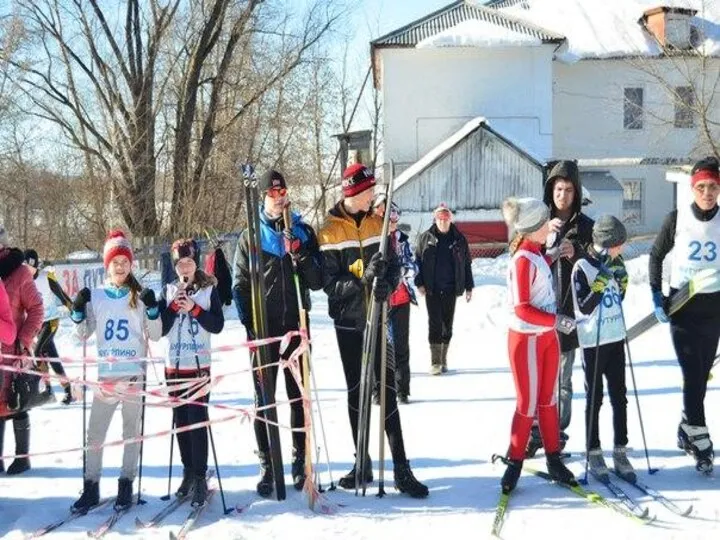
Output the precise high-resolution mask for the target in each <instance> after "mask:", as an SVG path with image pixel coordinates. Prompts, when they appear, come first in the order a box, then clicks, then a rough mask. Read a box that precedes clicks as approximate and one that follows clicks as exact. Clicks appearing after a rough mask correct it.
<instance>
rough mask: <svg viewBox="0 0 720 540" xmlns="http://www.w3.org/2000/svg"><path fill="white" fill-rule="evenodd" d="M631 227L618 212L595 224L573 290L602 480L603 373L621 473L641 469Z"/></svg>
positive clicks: (595, 470)
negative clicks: (628, 247) (633, 377)
mask: <svg viewBox="0 0 720 540" xmlns="http://www.w3.org/2000/svg"><path fill="white" fill-rule="evenodd" d="M626 239H627V232H626V230H625V226H624V225H623V224H622V223H621V222H620V220H619V219H617V218H616V217H614V216H610V215H604V216H600V217H599V218H598V219H597V221H595V224H594V225H593V245H592V246H591V247H590V248H589V249H588V250H587V252H586V253H585V254H584V256H583V257H582V258H581V259H579V260H578V261H577V262H576V263H575V265H574V266H573V271H572V284H573V286H572V294H573V305H574V308H575V320H576V321H577V334H578V340H579V341H580V347H581V348H582V352H583V368H584V369H585V395H586V407H585V433H586V444H587V452H588V464H589V468H590V473H591V474H592V475H593V476H594V477H595V478H597V479H598V480H599V481H600V482H603V483H607V482H609V481H610V475H609V471H608V468H607V466H606V465H605V460H604V459H603V451H602V448H601V446H600V438H599V435H598V432H599V430H598V416H599V413H600V406H601V405H602V398H603V379H602V378H603V375H604V376H605V378H606V379H607V383H608V393H609V394H610V403H611V405H612V410H613V428H614V432H615V439H614V443H615V444H614V450H613V462H614V468H615V472H616V473H617V474H618V475H620V476H621V477H622V478H624V479H626V480H627V481H629V482H634V481H635V471H634V470H633V467H632V465H631V464H630V462H629V461H628V459H627V450H626V446H627V443H628V438H627V388H626V386H625V320H624V318H623V311H622V301H623V298H625V291H626V290H627V284H628V275H627V271H626V269H625V262H624V261H623V258H622V255H621V253H622V248H623V244H624V243H625V240H626Z"/></svg>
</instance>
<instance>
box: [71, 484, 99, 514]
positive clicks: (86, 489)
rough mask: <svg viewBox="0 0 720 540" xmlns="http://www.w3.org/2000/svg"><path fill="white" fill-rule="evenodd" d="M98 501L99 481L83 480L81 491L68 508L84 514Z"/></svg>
mask: <svg viewBox="0 0 720 540" xmlns="http://www.w3.org/2000/svg"><path fill="white" fill-rule="evenodd" d="M99 502H100V483H99V482H95V481H93V480H85V481H84V482H83V492H82V495H80V498H79V499H78V500H77V501H75V502H74V503H73V505H72V506H71V507H70V510H71V511H72V512H73V513H76V514H84V513H86V512H87V511H88V510H90V508H92V507H93V506H95V505H97V504H98V503H99Z"/></svg>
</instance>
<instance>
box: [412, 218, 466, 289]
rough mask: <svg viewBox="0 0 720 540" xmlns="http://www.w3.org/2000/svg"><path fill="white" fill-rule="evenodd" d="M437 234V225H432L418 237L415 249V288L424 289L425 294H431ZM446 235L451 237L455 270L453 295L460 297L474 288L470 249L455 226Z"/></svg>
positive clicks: (451, 225)
mask: <svg viewBox="0 0 720 540" xmlns="http://www.w3.org/2000/svg"><path fill="white" fill-rule="evenodd" d="M439 234H440V231H439V230H438V228H437V225H435V224H433V225H432V226H431V227H430V228H429V229H428V230H427V231H425V232H424V233H422V234H421V235H420V236H419V237H418V240H417V246H416V248H415V259H416V261H417V265H418V273H417V275H416V276H415V286H416V287H425V293H426V294H432V291H433V286H434V284H435V259H436V255H437V249H436V248H437V243H438V235H439ZM448 234H449V235H450V236H451V239H450V250H451V252H452V256H453V266H454V268H455V295H456V296H461V295H462V294H463V293H464V292H465V291H470V290H472V288H473V287H474V286H475V284H474V282H473V276H472V266H471V263H472V259H471V257H470V247H469V246H468V241H467V238H465V235H464V234H463V233H461V232H460V231H459V230H458V228H457V227H456V226H455V225H453V224H450V230H449V231H448Z"/></svg>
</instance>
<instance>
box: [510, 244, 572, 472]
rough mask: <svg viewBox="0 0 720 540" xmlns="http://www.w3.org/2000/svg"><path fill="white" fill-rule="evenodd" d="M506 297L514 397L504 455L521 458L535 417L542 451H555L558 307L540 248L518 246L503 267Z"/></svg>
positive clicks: (549, 273) (530, 245) (557, 443)
mask: <svg viewBox="0 0 720 540" xmlns="http://www.w3.org/2000/svg"><path fill="white" fill-rule="evenodd" d="M508 294H509V300H510V310H511V313H510V323H509V333H508V352H509V356H510V367H511V368H512V372H513V378H514V379H515V391H516V393H517V405H516V407H515V415H514V416H513V422H512V429H511V437H510V451H509V454H508V457H509V458H510V459H513V460H521V459H524V458H525V447H526V446H527V442H528V438H529V437H530V430H531V428H532V424H533V419H534V418H535V417H536V416H537V418H538V423H539V424H540V434H541V435H542V439H543V445H544V447H545V452H546V453H548V454H549V453H552V452H557V451H558V450H559V448H560V442H559V437H560V428H559V423H558V411H557V384H558V369H559V361H560V347H559V345H558V337H557V333H556V331H555V318H556V316H555V311H556V306H557V303H556V299H555V291H554V289H553V281H552V273H551V271H550V266H549V264H548V260H547V259H546V258H545V256H544V255H542V253H541V252H540V244H537V243H535V242H531V241H529V240H525V241H523V242H522V243H521V244H520V246H519V248H518V250H517V251H516V252H515V254H514V255H513V258H512V261H511V263H510V265H509V267H508Z"/></svg>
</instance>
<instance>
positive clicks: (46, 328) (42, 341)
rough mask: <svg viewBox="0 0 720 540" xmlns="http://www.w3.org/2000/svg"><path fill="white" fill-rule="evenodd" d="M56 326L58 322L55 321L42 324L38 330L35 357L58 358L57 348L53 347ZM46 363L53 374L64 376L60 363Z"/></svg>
mask: <svg viewBox="0 0 720 540" xmlns="http://www.w3.org/2000/svg"><path fill="white" fill-rule="evenodd" d="M58 324H59V321H58V320H57V319H55V320H53V321H45V322H44V323H43V325H42V327H41V328H40V333H39V334H38V338H37V345H36V346H35V352H34V355H35V356H37V357H46V358H57V357H58V356H59V355H58V352H57V347H55V333H56V332H57V329H58ZM48 363H49V364H50V367H52V369H53V371H54V372H55V373H57V374H58V375H60V376H61V377H64V376H65V369H64V368H63V365H62V363H61V362H60V361H57V362H48Z"/></svg>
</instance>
